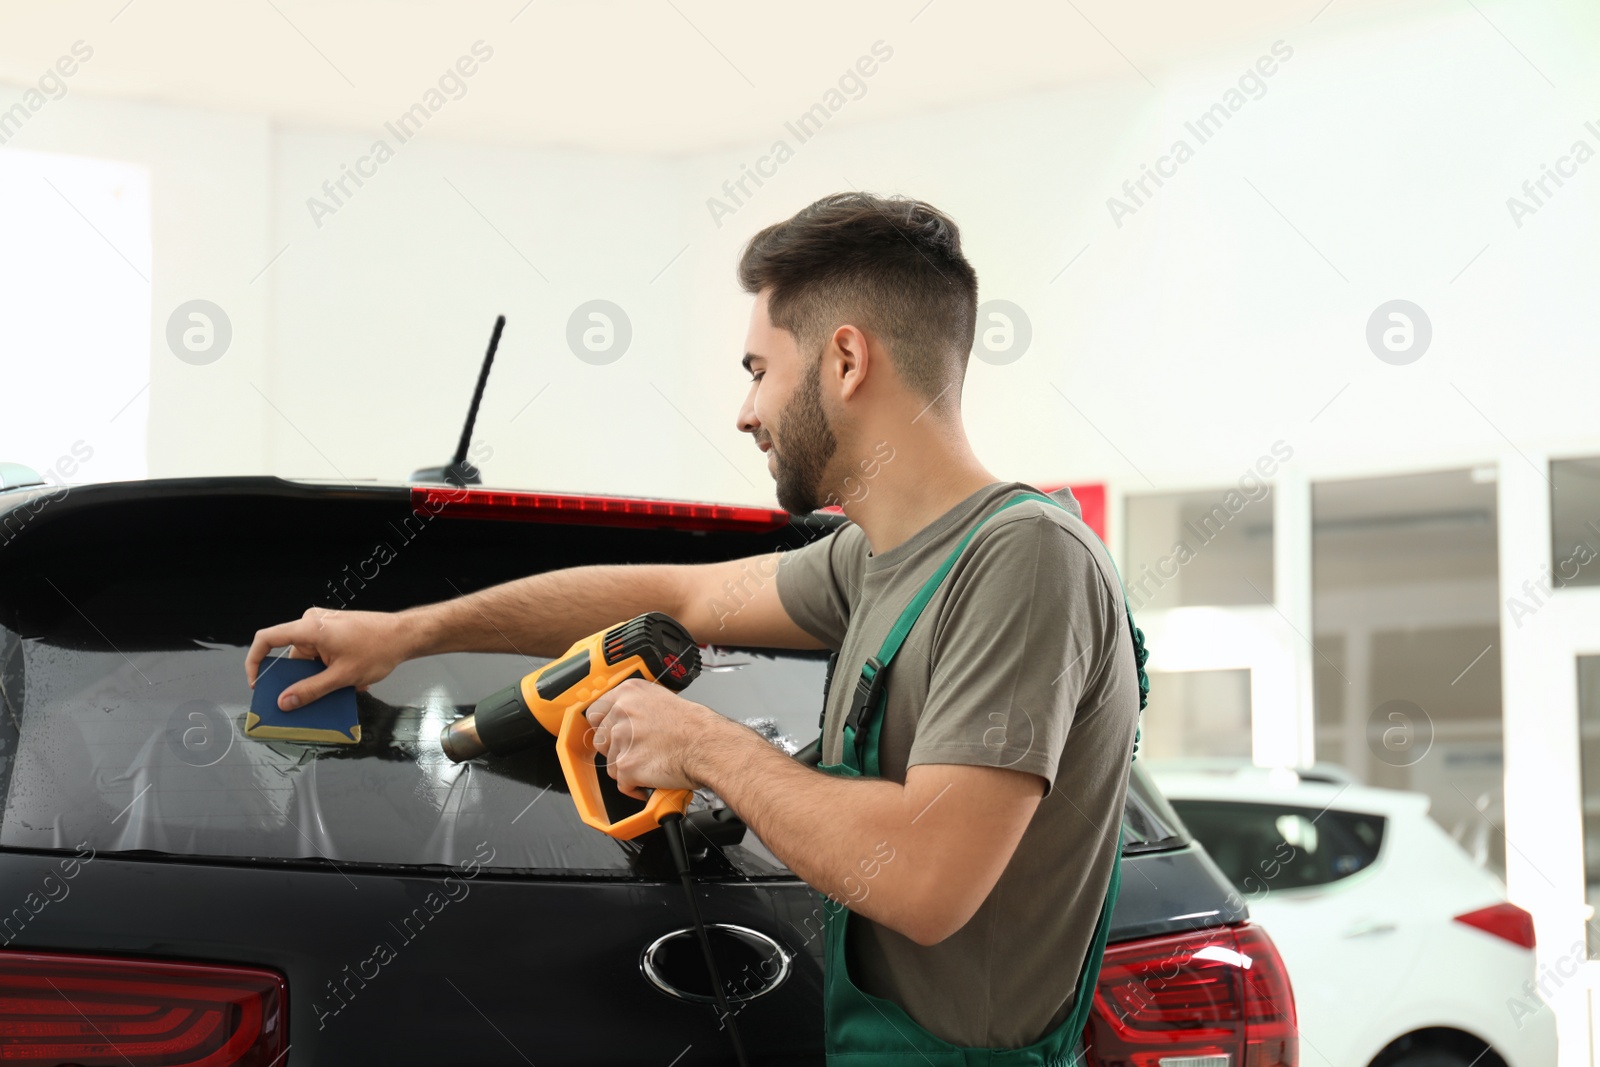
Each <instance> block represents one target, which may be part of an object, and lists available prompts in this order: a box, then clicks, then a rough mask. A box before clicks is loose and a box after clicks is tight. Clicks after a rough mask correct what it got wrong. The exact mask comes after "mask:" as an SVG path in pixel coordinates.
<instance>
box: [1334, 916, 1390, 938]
mask: <svg viewBox="0 0 1600 1067" xmlns="http://www.w3.org/2000/svg"><path fill="white" fill-rule="evenodd" d="M1397 929H1399V927H1398V926H1396V925H1395V924H1394V923H1392V922H1389V921H1388V920H1385V919H1366V920H1363V921H1362V922H1358V923H1356V924H1355V925H1354V926H1352V927H1350V928H1349V929H1348V930H1346V931H1345V932H1344V934H1343V935H1342V936H1344V937H1346V938H1356V937H1376V936H1377V935H1379V934H1392V933H1394V932H1395V931H1396V930H1397Z"/></svg>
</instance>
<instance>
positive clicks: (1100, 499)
mask: <svg viewBox="0 0 1600 1067" xmlns="http://www.w3.org/2000/svg"><path fill="white" fill-rule="evenodd" d="M1063 485H1067V483H1066V482H1039V483H1037V484H1036V486H1035V487H1036V488H1037V489H1038V490H1039V492H1041V493H1044V494H1046V495H1049V494H1050V493H1053V492H1055V491H1056V490H1057V489H1060V488H1061V487H1062V486H1063ZM1067 487H1068V488H1069V489H1071V490H1072V495H1073V497H1074V498H1075V499H1076V500H1077V501H1078V506H1079V507H1081V508H1083V521H1084V523H1085V524H1086V525H1087V526H1088V527H1089V529H1091V530H1093V531H1094V533H1095V536H1096V537H1098V538H1100V540H1102V541H1104V540H1105V539H1106V486H1105V483H1104V482H1085V483H1084V484H1082V485H1068V486H1067Z"/></svg>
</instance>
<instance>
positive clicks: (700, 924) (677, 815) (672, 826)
mask: <svg viewBox="0 0 1600 1067" xmlns="http://www.w3.org/2000/svg"><path fill="white" fill-rule="evenodd" d="M661 829H663V830H664V831H666V834H667V845H668V847H670V848H671V849H672V863H673V866H675V867H677V868H678V878H679V879H680V880H681V881H682V882H683V892H684V895H685V896H687V897H688V898H689V913H690V914H691V915H692V916H693V917H694V932H695V934H696V936H698V937H699V939H700V951H701V952H703V953H704V954H705V957H706V973H707V974H709V975H710V976H711V991H712V993H713V994H715V996H716V1000H717V1011H718V1013H719V1014H720V1015H721V1016H722V1019H723V1021H725V1022H726V1023H727V1024H728V1040H729V1041H732V1042H733V1054H734V1057H735V1058H736V1059H737V1060H738V1061H739V1067H749V1064H750V1061H749V1060H748V1059H746V1058H745V1053H744V1042H743V1041H741V1040H739V1027H738V1024H737V1023H735V1022H734V1021H733V1009H731V1008H730V1007H728V994H727V993H726V992H725V991H724V990H723V988H722V976H721V975H720V974H718V973H717V959H716V954H715V953H713V952H712V951H711V935H710V934H709V933H708V932H707V931H706V924H705V920H704V919H702V918H701V917H700V902H699V901H698V900H697V899H696V898H695V895H694V881H693V880H692V879H691V878H690V877H689V846H688V844H687V843H686V842H685V841H684V838H683V814H682V813H681V812H676V811H669V812H667V813H666V814H665V815H663V816H662V817H661Z"/></svg>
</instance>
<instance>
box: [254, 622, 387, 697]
mask: <svg viewBox="0 0 1600 1067" xmlns="http://www.w3.org/2000/svg"><path fill="white" fill-rule="evenodd" d="M411 629H412V625H411V624H410V623H407V622H402V621H401V619H400V616H399V615H393V614H389V613H387V612H382V611H335V610H331V609H329V608H309V609H307V610H306V613H305V615H303V616H302V617H300V618H299V619H297V620H296V621H294V622H285V623H280V624H278V625H277V626H269V627H267V628H266V629H265V630H257V631H256V636H255V640H254V641H252V642H251V643H250V651H249V653H248V654H247V655H246V656H245V660H244V674H245V678H246V679H248V680H249V682H250V688H252V689H254V688H255V685H256V671H257V670H258V669H259V668H260V666H261V661H262V660H263V659H265V658H266V657H267V654H268V653H269V652H271V651H272V650H273V649H275V648H283V647H285V646H288V647H289V649H290V652H289V655H290V658H292V659H320V660H321V661H322V662H323V663H324V664H325V665H326V667H327V669H326V670H324V671H322V672H321V673H320V674H316V675H314V676H312V677H310V678H307V679H306V680H305V681H303V682H297V683H295V684H294V685H291V686H290V687H289V688H288V689H285V690H284V691H283V694H282V695H281V696H279V697H278V707H280V708H282V709H283V710H284V711H293V710H294V709H295V708H300V707H304V706H305V705H307V704H309V703H311V702H312V701H313V700H316V699H317V698H318V697H320V696H323V695H324V694H327V693H331V692H333V691H334V690H335V689H338V688H341V687H342V686H347V685H353V686H355V687H356V690H357V691H358V692H366V689H367V687H368V686H369V685H372V684H373V683H374V682H378V681H382V680H383V679H384V678H386V677H388V675H389V672H390V671H392V670H394V669H395V668H396V667H398V666H399V665H400V664H401V663H403V662H405V660H406V659H407V658H408V656H409V654H408V652H407V637H408V635H409V631H410V630H411Z"/></svg>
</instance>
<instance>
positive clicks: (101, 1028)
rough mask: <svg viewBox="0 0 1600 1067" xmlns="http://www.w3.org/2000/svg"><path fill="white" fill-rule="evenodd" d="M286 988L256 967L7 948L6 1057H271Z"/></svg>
mask: <svg viewBox="0 0 1600 1067" xmlns="http://www.w3.org/2000/svg"><path fill="white" fill-rule="evenodd" d="M287 998H288V989H287V986H286V984H285V982H284V980H283V978H282V977H281V976H279V975H277V974H274V973H273V972H271V971H266V970H261V969H259V968H255V967H222V966H214V965H210V964H193V963H167V962H164V961H161V960H133V959H112V958H109V957H101V956H77V955H70V956H69V955H63V954H57V953H35V952H16V951H6V952H0V1062H3V1063H6V1064H21V1065H29V1067H32V1065H35V1064H37V1065H40V1067H43V1065H47V1064H61V1063H71V1064H81V1065H83V1067H100V1065H103V1064H104V1065H110V1064H116V1065H120V1067H179V1065H183V1067H273V1065H274V1064H277V1063H278V1061H279V1059H280V1057H282V1055H283V1053H284V1052H285V1051H286V1047H285V1046H286V1044H287V1037H288V1035H287V1032H286V1031H287V1029H288V1018H287V1014H286V1012H287Z"/></svg>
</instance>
